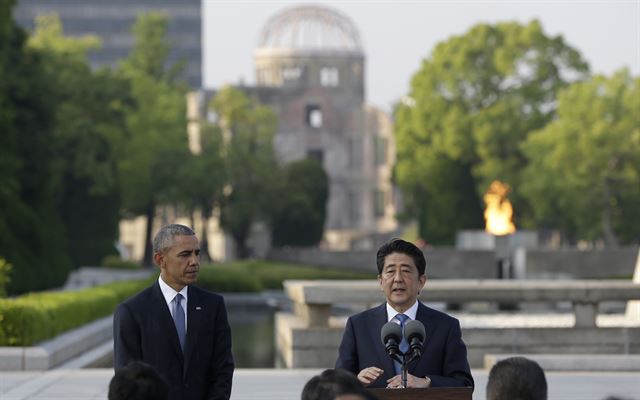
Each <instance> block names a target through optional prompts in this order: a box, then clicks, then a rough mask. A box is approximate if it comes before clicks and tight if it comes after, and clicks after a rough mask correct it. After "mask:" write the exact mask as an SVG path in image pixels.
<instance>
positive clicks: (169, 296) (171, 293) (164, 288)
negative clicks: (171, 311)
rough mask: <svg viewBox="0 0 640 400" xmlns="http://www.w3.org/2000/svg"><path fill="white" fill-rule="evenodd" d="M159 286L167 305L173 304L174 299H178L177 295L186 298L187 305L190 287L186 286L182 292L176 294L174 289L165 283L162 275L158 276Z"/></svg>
mask: <svg viewBox="0 0 640 400" xmlns="http://www.w3.org/2000/svg"><path fill="white" fill-rule="evenodd" d="M158 284H159V285H160V291H161V292H162V296H164V301H165V302H166V303H167V305H170V304H171V302H172V301H173V298H174V297H176V294H178V293H180V294H181V295H182V296H183V297H184V300H185V304H186V301H187V289H188V288H189V286H185V287H183V288H182V290H181V291H180V292H176V290H175V289H174V288H172V287H171V286H169V285H167V284H166V283H165V281H163V280H162V275H160V276H158Z"/></svg>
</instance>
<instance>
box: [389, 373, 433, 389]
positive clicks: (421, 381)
mask: <svg viewBox="0 0 640 400" xmlns="http://www.w3.org/2000/svg"><path fill="white" fill-rule="evenodd" d="M429 386H431V379H429V377H424V378H421V377H418V376H413V375H411V374H407V387H410V388H426V387H429ZM401 387H402V376H401V375H399V374H398V375H396V376H394V377H393V378H391V379H389V380H388V381H387V388H390V389H396V388H401Z"/></svg>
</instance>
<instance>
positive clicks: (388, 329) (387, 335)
mask: <svg viewBox="0 0 640 400" xmlns="http://www.w3.org/2000/svg"><path fill="white" fill-rule="evenodd" d="M380 339H381V340H382V344H383V345H384V348H385V349H386V350H387V354H389V355H390V356H391V357H392V358H394V356H395V357H397V354H399V353H400V348H399V346H400V342H401V341H402V328H401V327H400V325H398V324H396V323H394V322H387V323H386V324H384V325H382V329H381V330H380Z"/></svg>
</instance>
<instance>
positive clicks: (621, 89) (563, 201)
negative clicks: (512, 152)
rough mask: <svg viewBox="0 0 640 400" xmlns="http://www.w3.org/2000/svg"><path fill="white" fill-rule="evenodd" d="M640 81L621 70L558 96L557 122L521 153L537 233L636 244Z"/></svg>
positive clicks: (639, 201)
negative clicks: (553, 231) (544, 230)
mask: <svg viewBox="0 0 640 400" xmlns="http://www.w3.org/2000/svg"><path fill="white" fill-rule="evenodd" d="M639 110H640V78H637V77H636V78H633V77H632V76H630V74H629V71H627V70H622V71H619V72H617V73H616V74H614V75H613V76H611V77H610V78H607V77H605V76H595V77H594V78H592V79H590V80H589V81H586V82H581V83H575V84H573V85H571V86H569V87H567V88H566V89H564V90H562V91H561V92H560V93H559V95H558V117H557V118H556V119H555V120H554V121H552V122H551V123H550V124H548V125H547V126H546V127H545V128H544V129H542V130H540V131H537V132H535V133H532V134H531V135H530V136H529V138H528V139H527V141H526V143H524V145H523V150H524V152H525V154H526V155H527V157H528V158H529V160H530V164H529V166H528V168H527V170H526V171H525V175H524V177H525V178H524V179H523V182H522V190H523V193H524V194H525V195H526V196H528V197H529V198H531V202H532V204H533V209H534V211H535V213H536V217H537V218H538V220H539V221H540V224H541V225H543V226H547V227H551V228H559V229H561V230H563V231H564V232H565V233H566V234H567V236H568V237H570V238H575V239H586V240H596V239H604V241H605V243H606V244H607V245H609V246H616V245H617V244H618V243H619V241H622V242H625V243H631V242H635V243H638V242H639V241H640V231H639V230H638V226H639V225H640V207H639V206H638V205H640V111H639Z"/></svg>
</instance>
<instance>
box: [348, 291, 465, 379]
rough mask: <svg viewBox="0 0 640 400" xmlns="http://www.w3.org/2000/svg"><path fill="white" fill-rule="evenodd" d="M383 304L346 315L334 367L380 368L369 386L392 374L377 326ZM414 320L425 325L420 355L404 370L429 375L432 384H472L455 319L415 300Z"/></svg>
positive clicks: (381, 319) (383, 311) (383, 315)
mask: <svg viewBox="0 0 640 400" xmlns="http://www.w3.org/2000/svg"><path fill="white" fill-rule="evenodd" d="M386 307H387V306H386V304H385V303H383V304H382V305H380V306H378V307H375V308H372V309H370V310H367V311H364V312H361V313H359V314H356V315H354V316H352V317H350V318H349V319H348V320H347V326H346V327H345V331H344V336H343V337H342V343H341V344H340V349H339V351H338V360H337V361H336V368H343V369H346V370H349V371H351V372H353V373H354V374H358V373H359V372H360V371H361V370H363V369H364V368H368V367H378V368H381V369H383V370H384V373H383V375H382V376H381V377H380V378H378V379H377V380H376V381H375V382H373V383H372V384H371V386H370V387H386V385H387V383H386V382H387V379H390V378H392V377H393V376H394V375H395V370H394V365H393V360H392V359H391V357H389V356H388V355H387V353H386V351H385V348H384V345H383V344H382V340H381V339H380V329H381V328H382V326H383V325H384V324H386V323H387V322H388V318H387V308H386ZM416 320H418V321H420V322H422V323H423V324H424V328H425V340H424V343H423V347H422V356H421V357H420V359H418V360H417V361H414V362H413V363H411V364H409V368H408V369H407V372H408V373H410V374H411V375H414V376H419V377H424V376H428V377H429V378H431V386H433V387H437V386H440V387H461V386H471V387H473V378H472V377H471V370H470V369H469V362H468V361H467V347H466V346H465V344H464V342H463V341H462V333H461V331H460V323H459V322H458V320H457V319H455V318H453V317H451V316H449V315H447V314H445V313H443V312H440V311H436V310H434V309H432V308H429V307H427V306H425V305H424V304H422V303H418V312H417V313H416Z"/></svg>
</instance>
